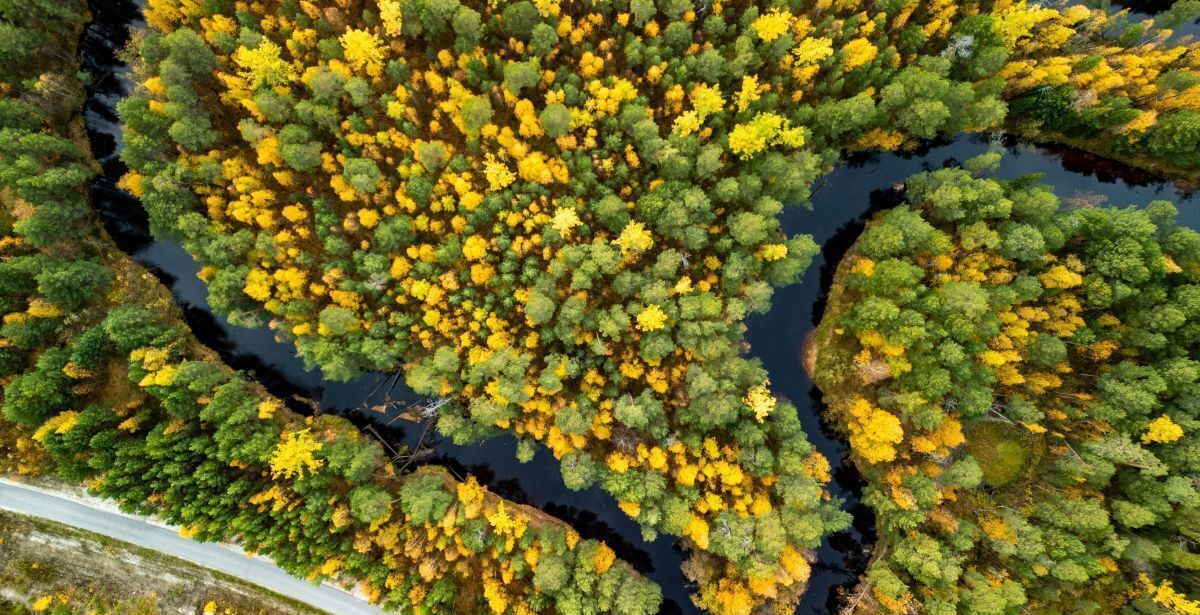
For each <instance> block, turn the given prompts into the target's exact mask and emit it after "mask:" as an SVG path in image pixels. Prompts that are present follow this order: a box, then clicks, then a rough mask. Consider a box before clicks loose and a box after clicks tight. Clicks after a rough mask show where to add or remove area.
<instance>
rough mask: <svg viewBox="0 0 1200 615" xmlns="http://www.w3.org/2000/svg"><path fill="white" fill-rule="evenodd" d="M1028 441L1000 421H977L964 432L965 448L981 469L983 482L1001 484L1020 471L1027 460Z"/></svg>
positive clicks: (1009, 482)
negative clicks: (977, 422) (965, 434)
mask: <svg viewBox="0 0 1200 615" xmlns="http://www.w3.org/2000/svg"><path fill="white" fill-rule="evenodd" d="M1029 449H1030V446H1029V443H1027V442H1025V438H1023V437H1022V436H1021V435H1020V434H1018V433H1015V432H1014V430H1013V429H1012V428H1011V427H1009V426H1007V425H1004V424H1001V423H980V424H977V425H974V426H972V427H971V428H970V429H969V430H968V432H967V450H968V451H969V452H970V453H971V456H972V457H974V458H975V460H976V461H978V462H979V467H980V468H982V469H983V482H984V483H986V484H987V485H988V486H989V487H1004V486H1006V485H1009V484H1011V483H1012V482H1013V481H1015V480H1016V479H1017V477H1018V476H1020V475H1021V471H1022V470H1024V469H1025V467H1026V462H1027V461H1028V460H1029Z"/></svg>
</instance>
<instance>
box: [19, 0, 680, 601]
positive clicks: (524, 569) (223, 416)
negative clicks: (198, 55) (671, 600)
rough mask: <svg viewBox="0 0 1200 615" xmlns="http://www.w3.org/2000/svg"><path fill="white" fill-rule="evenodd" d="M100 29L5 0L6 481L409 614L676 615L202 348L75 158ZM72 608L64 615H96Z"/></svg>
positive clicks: (495, 507)
mask: <svg viewBox="0 0 1200 615" xmlns="http://www.w3.org/2000/svg"><path fill="white" fill-rule="evenodd" d="M85 18H86V10H85V7H84V5H83V3H82V2H68V3H64V2H62V1H61V0H37V1H34V2H22V3H20V5H19V6H18V5H17V4H16V3H12V2H0V36H3V37H7V38H8V39H12V40H17V41H20V44H19V45H14V46H11V47H10V46H9V45H8V44H7V43H5V44H2V45H0V53H4V54H7V55H6V57H5V58H4V64H3V67H2V68H0V116H2V117H3V120H2V121H0V206H2V207H0V289H2V291H0V310H2V313H3V319H2V321H3V324H2V325H0V384H3V385H4V388H3V412H2V414H0V472H4V473H13V474H17V475H38V474H43V473H49V472H54V473H55V474H57V475H58V476H59V477H60V478H63V479H66V480H68V481H72V482H78V481H84V482H86V484H87V485H88V486H89V487H90V489H91V491H92V492H93V493H95V494H97V495H101V496H104V497H109V498H112V499H115V500H117V501H118V502H119V503H120V504H121V506H122V508H123V509H126V510H129V511H135V512H139V513H146V514H156V515H158V516H159V517H160V518H162V519H163V520H165V521H167V522H170V523H173V524H176V525H179V526H181V527H182V528H183V529H182V530H181V533H182V534H183V535H185V536H188V537H194V538H197V539H203V540H213V541H226V540H236V541H237V542H238V543H239V544H240V545H241V546H242V547H244V548H245V549H246V550H247V551H248V552H251V553H262V554H265V555H268V556H270V557H271V558H273V559H274V560H275V561H276V562H277V563H278V564H279V565H280V566H282V567H283V568H284V569H286V570H288V571H289V572H292V573H294V574H296V575H297V576H301V577H306V578H310V579H314V580H323V579H334V580H336V581H338V582H341V583H345V584H347V585H350V586H355V587H357V588H358V589H360V590H362V591H363V592H365V594H366V595H367V596H368V597H369V598H370V599H371V600H373V601H378V602H379V603H381V604H382V605H384V606H387V607H389V608H391V609H394V610H397V611H404V612H412V611H413V610H415V609H418V608H419V609H420V610H421V612H425V613H463V612H480V611H488V610H490V611H495V612H497V613H499V612H504V611H508V612H516V613H530V612H534V611H554V612H558V613H601V612H614V613H629V614H631V615H650V614H651V613H655V612H656V611H657V610H658V606H659V602H660V597H661V591H660V589H659V588H658V587H657V586H655V585H654V584H653V583H650V582H649V581H647V580H646V579H644V578H643V577H641V576H640V575H639V574H637V573H636V572H634V571H633V570H632V569H631V568H630V567H629V566H628V564H626V563H624V562H622V561H620V560H618V559H617V558H616V554H615V553H614V552H613V550H612V549H610V548H609V547H608V546H607V545H605V544H603V543H601V542H598V541H595V540H584V539H582V538H581V536H580V535H579V534H578V533H577V532H576V531H575V530H573V529H571V528H569V527H567V526H566V525H565V524H563V523H562V522H559V521H556V520H554V519H552V518H550V517H548V516H547V515H545V514H544V513H541V512H540V511H538V510H536V509H532V508H529V507H526V506H521V505H517V504H514V503H512V502H508V501H505V500H503V499H501V498H499V497H497V496H495V495H493V494H491V493H488V492H487V490H486V489H484V488H483V487H481V486H480V485H479V483H477V482H476V481H475V479H474V478H473V477H470V478H467V479H466V480H465V481H459V480H456V479H454V478H452V477H451V476H450V474H449V473H448V472H446V471H445V470H442V469H440V468H437V467H433V466H427V467H424V468H421V469H419V470H417V471H415V472H412V471H408V472H405V471H404V468H402V467H397V466H396V465H393V463H392V462H393V459H391V458H390V457H389V455H388V454H385V452H384V450H383V447H382V446H381V445H380V444H379V443H378V442H375V441H373V440H370V439H368V438H366V437H365V436H364V435H363V434H361V433H360V432H359V431H358V430H357V429H356V428H355V427H354V426H353V425H351V424H350V423H349V421H347V420H345V419H342V418H338V417H334V416H329V415H325V416H320V417H309V418H305V417H301V416H298V415H296V414H295V413H294V412H292V411H291V410H289V409H288V408H287V407H286V406H285V405H284V404H283V402H282V401H280V400H279V399H277V398H275V397H272V396H271V395H269V394H267V393H266V392H265V391H264V390H263V388H262V387H261V386H259V385H257V384H255V383H252V382H250V381H248V380H247V378H246V376H244V375H243V374H240V373H236V372H233V371H232V370H230V369H229V368H228V367H226V366H225V365H224V364H223V363H222V362H221V361H220V360H219V359H218V358H217V357H216V355H215V353H213V352H212V351H211V350H209V349H207V348H205V347H203V346H201V345H200V344H199V343H198V342H197V341H196V340H195V338H193V337H192V335H191V334H190V332H188V331H187V330H186V328H185V327H184V325H183V321H182V318H181V316H180V314H179V310H178V308H176V307H175V306H174V305H173V304H172V301H171V297H170V294H169V293H168V292H167V291H166V289H165V288H164V287H162V286H161V285H160V284H159V282H158V281H157V280H156V279H154V277H153V276H151V275H150V274H149V273H148V272H146V271H145V270H143V269H141V268H140V267H139V266H137V265H135V264H134V263H133V262H132V261H130V260H129V259H128V258H127V257H126V256H125V255H124V254H122V253H121V252H120V251H119V250H118V249H117V248H116V246H115V245H114V244H113V243H112V242H111V240H110V239H108V237H107V235H105V234H104V232H103V231H102V230H101V229H100V228H99V226H98V224H97V223H96V221H95V220H94V219H93V217H92V215H91V212H90V209H89V206H88V202H87V198H86V192H85V190H84V188H85V186H84V184H85V182H87V181H88V180H89V179H90V178H91V177H92V176H93V175H94V174H95V163H94V162H93V161H92V160H91V158H90V156H89V154H88V153H87V151H86V149H85V147H84V146H81V145H80V143H78V142H76V141H75V140H73V139H79V138H81V135H80V128H81V125H80V111H81V105H82V102H83V89H82V84H81V83H80V82H79V79H78V74H77V64H76V59H75V58H74V56H73V53H72V50H73V49H74V41H76V40H77V39H78V37H79V35H80V30H81V29H82V26H83V22H84V20H85ZM64 44H66V45H65V46H64ZM5 589H6V590H8V589H9V588H5ZM16 589H19V588H16ZM10 595H13V594H8V593H5V600H6V601H7V599H8V598H9V596H10ZM15 595H18V596H19V593H18V594H15ZM51 600H53V597H52V598H51ZM61 600H62V601H63V603H62V604H57V605H55V606H54V609H55V610H54V611H53V612H56V613H58V612H68V611H69V612H83V611H74V610H70V609H73V608H76V607H77V608H81V609H86V610H87V612H91V610H90V608H88V607H86V606H85V605H81V604H74V603H71V604H67V602H66V600H67V599H66V598H65V597H62V598H61ZM47 604H48V603H47V602H46V601H45V600H42V601H39V602H38V603H37V604H35V605H34V606H35V607H37V608H34V610H35V611H38V610H44V609H45V608H47ZM38 605H40V606H38ZM418 605H419V606H418ZM20 612H26V611H20Z"/></svg>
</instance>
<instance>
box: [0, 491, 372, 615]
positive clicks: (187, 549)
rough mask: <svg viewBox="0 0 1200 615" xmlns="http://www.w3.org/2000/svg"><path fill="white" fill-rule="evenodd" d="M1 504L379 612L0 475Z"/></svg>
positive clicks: (345, 611) (326, 603)
mask: <svg viewBox="0 0 1200 615" xmlns="http://www.w3.org/2000/svg"><path fill="white" fill-rule="evenodd" d="M0 508H3V509H5V510H10V511H13V512H18V513H22V514H26V515H31V516H34V517H41V518H43V519H49V520H51V521H57V522H59V523H62V524H65V525H70V526H72V527H77V528H79V529H83V530H87V531H89V532H95V533H97V534H102V535H104V536H108V537H110V538H115V539H117V540H122V541H125V542H128V543H132V544H135V545H137V546H139V547H145V548H147V549H153V550H155V551H159V552H162V553H166V554H167V555H173V556H175V557H178V558H180V559H184V560H187V561H189V562H192V563H195V564H198V565H200V566H204V567H205V568H211V569H213V570H217V571H220V572H224V573H226V574H228V575H231V576H234V577H237V578H239V579H242V580H244V581H247V582H249V583H253V584H255V585H258V586H261V587H265V588H267V589H269V590H271V591H274V592H276V593H279V594H282V595H284V596H288V597H290V598H292V599H294V600H298V601H300V602H303V603H305V604H308V605H311V606H313V607H316V608H318V609H321V610H323V611H327V612H329V613H334V614H336V615H381V614H382V613H383V611H382V610H380V609H379V608H377V607H375V606H373V605H370V604H368V603H367V602H365V601H363V600H361V599H359V598H357V597H355V596H353V595H351V594H349V593H347V592H344V591H341V590H340V589H337V588H335V587H330V586H328V585H313V584H311V583H309V582H308V581H305V580H304V579H301V578H298V577H294V576H292V575H290V574H288V573H286V572H284V571H283V570H282V569H280V568H279V567H277V566H275V565H274V564H272V563H271V562H269V561H266V560H263V559H260V558H251V557H246V555H245V554H243V553H240V552H238V551H234V550H231V549H228V548H225V547H222V546H220V545H217V544H214V543H205V542H196V541H194V540H189V539H187V538H183V537H181V536H180V535H179V533H178V532H177V531H174V530H171V529H167V528H164V527H160V526H157V525H153V524H151V523H147V522H145V521H141V520H139V519H136V518H131V517H126V516H124V515H119V514H115V513H112V512H108V511H105V510H100V509H96V508H92V507H90V506H88V505H87V504H84V503H81V502H77V501H74V500H68V499H65V498H62V497H58V496H56V495H54V494H53V493H52V492H48V491H43V490H40V489H34V488H30V487H26V486H24V485H21V484H18V483H13V482H10V481H5V480H2V479H0Z"/></svg>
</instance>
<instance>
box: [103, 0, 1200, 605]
mask: <svg viewBox="0 0 1200 615" xmlns="http://www.w3.org/2000/svg"><path fill="white" fill-rule="evenodd" d="M147 20H148V23H149V24H150V26H151V27H152V31H150V32H148V33H146V34H145V36H144V37H143V38H142V39H141V40H140V41H139V44H138V45H137V48H136V50H135V53H136V56H137V66H136V71H137V74H138V81H139V84H140V88H139V91H138V92H137V94H136V95H134V96H131V97H130V98H128V99H127V100H125V101H124V102H123V103H122V104H121V111H122V117H123V119H124V121H125V122H126V123H127V141H128V147H127V148H126V150H125V153H124V159H125V160H126V161H127V162H128V164H129V165H130V166H131V167H132V168H133V172H131V173H130V174H129V175H128V176H127V177H126V178H125V180H124V186H125V187H126V188H127V189H129V190H130V191H131V192H133V193H134V194H136V195H138V196H140V197H141V198H142V199H143V201H144V202H145V204H146V207H147V210H148V211H149V213H150V220H151V224H152V227H153V228H154V230H155V231H156V232H158V233H159V234H160V235H163V236H169V237H175V238H178V239H179V240H181V241H182V242H183V244H184V245H185V247H187V249H188V250H189V251H190V252H191V253H192V254H194V255H196V256H197V258H198V259H199V260H200V261H201V262H202V264H203V265H204V266H205V267H204V269H203V271H202V276H203V277H204V278H205V279H206V280H207V282H208V283H209V288H210V292H211V294H212V295H211V296H212V302H213V305H214V307H216V308H217V309H218V310H220V311H223V312H225V313H227V314H229V316H230V317H231V319H233V320H234V321H235V322H240V323H244V324H258V323H262V322H269V323H270V324H271V325H272V327H274V328H275V330H276V331H278V332H279V334H280V335H281V336H283V337H285V338H287V339H291V340H294V342H295V344H296V347H297V349H298V350H299V352H300V354H301V356H303V357H304V358H305V359H306V360H307V361H309V362H310V363H311V364H313V365H316V366H320V367H321V368H322V369H323V370H324V371H325V373H326V374H327V375H328V376H330V377H332V378H335V379H336V378H348V377H350V376H353V375H355V374H357V373H360V372H362V371H364V370H392V369H397V368H402V369H403V370H404V372H405V375H406V378H407V381H408V383H409V384H410V386H411V387H412V388H413V389H414V390H415V391H416V392H417V393H419V394H422V395H428V396H432V397H441V398H445V399H446V400H448V401H449V403H443V404H439V408H440V409H439V414H440V419H439V423H438V425H439V429H440V430H441V431H442V432H443V433H445V434H448V435H451V436H453V437H454V438H455V440H456V441H460V442H465V441H469V440H472V439H476V438H479V437H482V436H486V435H488V434H489V433H494V432H496V431H498V430H506V431H509V432H511V433H513V434H515V435H517V436H518V438H519V441H520V442H521V445H520V447H519V454H520V455H521V456H522V458H528V457H530V456H532V454H533V451H534V448H533V447H534V446H535V443H539V442H540V443H542V444H544V445H546V446H548V447H550V448H551V450H552V451H553V452H554V454H555V456H556V457H558V458H559V459H560V460H561V462H562V471H563V477H564V480H565V481H566V483H567V485H568V486H571V487H573V488H575V487H577V488H582V487H585V486H588V485H590V484H593V483H599V484H600V485H601V486H602V487H603V488H604V489H605V490H607V491H608V492H609V493H611V494H612V495H613V496H614V497H615V498H616V499H617V500H618V502H619V505H620V507H621V508H622V510H624V511H625V512H626V513H627V514H629V515H630V516H631V517H634V518H635V519H636V520H637V521H638V522H639V523H640V524H641V526H642V528H643V532H644V534H645V536H646V537H647V538H651V537H654V536H655V535H656V534H657V533H659V532H666V533H669V534H672V535H679V536H683V537H684V538H685V541H686V544H688V545H689V546H691V547H692V548H693V549H694V551H695V553H696V554H697V555H696V556H695V557H694V558H693V560H692V561H691V562H690V563H689V565H688V566H687V568H686V570H687V573H688V575H689V576H690V577H691V578H692V579H694V580H695V581H697V582H698V583H699V586H700V587H699V594H698V596H697V597H696V599H697V602H698V603H699V604H700V605H701V606H703V607H705V608H707V609H710V610H714V611H721V612H738V613H741V612H747V611H748V610H749V609H751V608H752V607H753V606H754V605H756V604H761V603H764V602H766V601H774V602H777V603H779V604H787V603H789V602H791V601H792V600H794V598H795V596H796V595H798V592H799V591H800V590H801V589H802V587H803V582H804V580H805V578H806V577H807V574H808V566H807V564H806V563H805V561H804V559H803V557H802V556H801V554H802V553H803V552H804V550H806V549H810V548H812V547H815V546H816V545H817V544H818V542H819V540H820V539H821V537H822V536H824V535H826V534H827V533H829V532H831V531H833V530H837V529H839V528H841V527H844V526H845V524H846V523H847V519H846V516H845V515H844V513H841V512H840V511H838V510H837V502H835V501H832V500H831V499H830V497H829V494H828V493H827V492H826V491H825V490H824V489H823V487H822V486H821V485H822V483H823V482H825V481H827V480H828V478H829V476H828V463H827V461H826V460H825V459H824V458H822V457H821V456H820V455H819V454H817V453H816V452H815V451H813V450H812V448H811V447H810V446H809V444H808V443H807V441H806V439H805V437H804V435H803V433H802V432H801V431H800V428H799V424H798V422H797V420H796V416H795V412H794V410H793V409H792V408H791V407H790V406H788V405H786V404H780V403H779V402H777V400H776V399H775V398H774V397H773V396H772V394H771V392H770V388H769V380H768V378H767V375H766V374H765V373H764V372H763V370H762V369H761V368H760V366H759V365H758V363H757V361H753V360H749V359H746V358H744V357H743V355H742V350H743V345H744V342H743V339H742V333H743V330H744V325H743V320H744V318H745V317H746V316H747V315H748V314H752V313H755V312H761V311H764V310H766V309H767V308H768V307H769V305H770V298H771V294H772V288H773V287H774V286H778V285H781V284H786V283H790V282H793V281H795V280H796V279H797V277H798V276H799V275H800V274H801V273H802V272H803V271H804V269H805V268H806V267H807V265H808V263H809V261H810V259H811V257H812V255H813V254H814V253H815V250H816V247H815V245H814V244H813V242H812V241H811V239H809V238H807V237H804V236H797V237H786V236H784V235H783V233H782V232H781V230H780V227H779V223H778V220H777V216H778V214H779V213H780V211H781V210H782V209H783V207H785V206H795V205H799V204H803V203H804V202H806V200H807V195H808V190H809V185H810V183H811V182H812V181H813V180H814V179H815V178H817V177H818V176H819V175H820V174H821V173H823V172H824V171H826V170H827V169H828V168H829V167H830V165H831V164H832V163H833V162H834V161H836V159H837V157H838V155H839V153H840V152H841V151H842V150H845V149H866V148H884V149H893V148H898V147H903V146H905V145H906V144H908V143H911V142H913V141H915V140H919V139H927V138H931V137H934V136H936V135H939V134H947V133H953V132H958V131H962V130H985V129H995V128H997V127H1000V126H1001V125H1003V124H1004V122H1005V121H1006V119H1007V120H1010V121H1012V122H1013V123H1014V126H1017V127H1019V128H1020V129H1022V130H1032V131H1040V132H1042V133H1045V134H1052V135H1060V136H1061V138H1063V139H1072V140H1081V141H1084V142H1086V143H1087V144H1089V146H1091V147H1093V148H1094V149H1097V150H1101V151H1106V152H1120V153H1123V154H1125V155H1127V156H1128V157H1129V158H1131V159H1133V158H1139V157H1144V158H1146V159H1148V160H1153V161H1154V164H1156V165H1159V166H1162V167H1166V168H1169V169H1172V170H1177V171H1179V172H1180V173H1190V172H1193V171H1194V170H1195V169H1196V167H1197V165H1200V158H1197V157H1196V156H1195V152H1196V147H1197V145H1196V142H1195V140H1194V139H1192V138H1191V135H1192V134H1194V132H1195V130H1196V128H1197V127H1198V126H1200V123H1198V122H1197V121H1196V119H1197V118H1195V117H1193V115H1191V114H1194V113H1195V112H1194V111H1192V110H1191V109H1189V105H1190V106H1194V105H1191V103H1192V102H1194V97H1195V96H1196V93H1197V92H1200V88H1196V87H1195V86H1196V79H1195V70H1194V68H1195V66H1196V64H1197V63H1198V62H1200V54H1198V53H1197V52H1196V51H1195V49H1194V48H1192V47H1190V46H1186V45H1184V46H1172V45H1168V44H1167V43H1166V42H1165V41H1166V36H1167V34H1168V33H1167V32H1166V31H1163V30H1158V29H1154V28H1150V27H1149V25H1148V24H1145V23H1143V24H1133V23H1130V22H1129V21H1128V20H1126V19H1124V18H1123V17H1121V16H1111V15H1109V14H1107V13H1105V12H1102V11H1093V10H1089V9H1087V8H1084V7H1071V8H1065V9H1062V10H1058V9H1050V8H1044V7H1041V6H1038V5H1029V4H1026V3H1024V2H1016V3H1014V2H995V3H991V2H988V3H976V2H969V3H953V2H944V1H938V2H915V1H909V2H902V1H894V2H874V3H864V2H858V1H839V2H828V1H819V2H816V3H811V4H810V3H807V2H784V1H776V2H700V3H693V2H687V1H683V0H662V1H660V2H653V1H650V0H633V1H631V2H624V1H621V0H614V1H606V2H592V3H574V2H567V3H563V2H559V1H555V0H544V1H539V2H528V1H518V2H503V3H497V2H488V3H484V2H467V3H463V2H459V1H457V0H446V1H425V0H378V1H360V0H339V1H338V2H334V3H327V4H323V5H318V4H314V3H310V2H306V1H282V2H227V1H213V2H205V3H189V2H175V1H173V0H155V1H153V2H151V3H150V5H149V10H148V12H147ZM1010 108H1011V110H1012V112H1013V113H1012V115H1011V117H1010V116H1009V111H1010Z"/></svg>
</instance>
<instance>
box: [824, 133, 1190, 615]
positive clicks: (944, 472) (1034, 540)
mask: <svg viewBox="0 0 1200 615" xmlns="http://www.w3.org/2000/svg"><path fill="white" fill-rule="evenodd" d="M998 161H999V155H998V154H995V155H987V156H983V157H980V158H975V159H972V160H969V161H967V162H966V164H965V165H964V166H963V167H961V168H958V167H955V168H947V169H943V170H939V171H934V172H927V173H922V174H920V175H916V176H913V177H911V178H909V180H908V181H907V183H906V184H905V188H906V196H907V199H908V203H907V204H905V205H901V206H899V207H897V208H895V209H893V210H890V211H887V212H885V213H883V214H880V215H879V216H877V218H876V219H875V220H873V221H872V222H871V223H870V224H869V226H868V228H867V230H866V231H865V232H864V233H863V234H862V236H861V237H860V238H859V240H858V242H857V243H856V244H855V246H854V248H853V249H852V250H851V253H850V254H849V255H848V256H847V257H846V258H845V259H844V260H843V261H842V262H841V264H840V265H839V266H838V272H837V278H836V281H835V283H834V290H833V293H832V294H831V297H830V302H829V308H828V309H827V310H826V312H825V315H824V318H823V320H822V322H821V326H820V327H819V328H818V331H817V334H816V336H815V337H814V338H813V341H812V342H811V343H812V344H814V346H815V350H816V354H817V358H816V362H815V370H814V377H815V379H816V381H817V383H818V384H819V386H820V387H821V389H822V391H824V392H825V393H826V395H827V399H828V400H829V401H830V414H831V416H833V417H834V418H835V420H836V422H837V424H838V425H839V427H840V428H841V429H842V430H844V432H845V433H846V434H847V436H848V438H849V441H850V446H851V449H852V457H853V459H854V461H855V464H856V466H857V467H858V468H860V469H861V470H862V472H863V473H864V475H865V476H866V477H867V479H868V486H867V488H866V492H865V494H864V497H863V499H864V501H865V502H867V503H868V504H869V505H870V506H871V507H872V508H874V509H875V511H876V514H877V515H878V526H879V530H880V532H881V542H882V544H881V545H880V546H879V547H878V548H877V549H876V551H875V553H876V557H875V558H874V559H873V561H872V562H871V565H870V567H869V569H868V571H867V573H866V577H865V581H864V587H863V588H861V592H862V594H863V595H865V596H866V597H867V598H868V601H869V602H872V603H874V605H875V606H877V607H878V610H879V611H881V612H885V613H907V612H911V611H912V610H913V609H916V610H917V611H918V612H922V613H996V614H1003V613H1010V612H1016V610H1018V609H1020V608H1024V609H1028V610H1030V611H1032V612H1038V613H1059V612H1080V610H1081V609H1082V610H1083V612H1096V613H1115V612H1118V611H1121V609H1122V608H1125V609H1127V610H1126V611H1122V612H1129V613H1160V612H1164V610H1165V612H1176V613H1191V612H1195V610H1196V609H1197V608H1200V602H1195V601H1191V600H1188V599H1187V598H1186V597H1185V596H1184V594H1183V593H1181V590H1182V587H1180V586H1186V587H1188V588H1190V587H1191V586H1192V581H1191V580H1190V577H1191V576H1192V574H1193V571H1195V570H1196V567H1197V565H1198V564H1200V554H1198V553H1197V552H1196V549H1195V546H1194V545H1193V541H1194V537H1195V535H1196V531H1197V526H1196V520H1197V518H1198V517H1197V515H1198V514H1200V492H1198V491H1197V485H1196V481H1195V477H1196V473H1197V471H1198V470H1200V465H1198V463H1200V457H1197V454H1196V453H1197V451H1200V448H1197V446H1198V444H1200V442H1198V441H1197V439H1196V437H1195V431H1196V428H1197V427H1200V420H1198V419H1200V406H1198V405H1197V399H1200V398H1197V394H1198V393H1200V233H1198V232H1196V231H1195V230H1192V229H1189V228H1185V227H1181V226H1179V225H1177V224H1175V222H1174V218H1175V215H1176V213H1177V212H1176V210H1175V208H1174V206H1173V205H1171V204H1170V203H1169V202H1167V201H1154V202H1152V203H1150V204H1148V205H1147V206H1146V207H1144V208H1142V209H1136V208H1132V207H1130V208H1127V209H1118V208H1115V207H1104V208H1064V207H1062V206H1061V204H1060V202H1059V200H1058V198H1057V197H1055V195H1054V193H1053V192H1052V191H1051V190H1050V189H1049V187H1047V186H1045V185H1042V184H1039V183H1038V181H1037V178H1036V177H1024V178H1020V179H1016V180H1009V181H1004V180H999V179H994V178H991V177H989V174H990V172H991V171H992V170H993V167H994V166H995V165H996V164H997V162H998ZM885 547H886V548H885ZM861 597H862V596H860V598H861Z"/></svg>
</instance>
